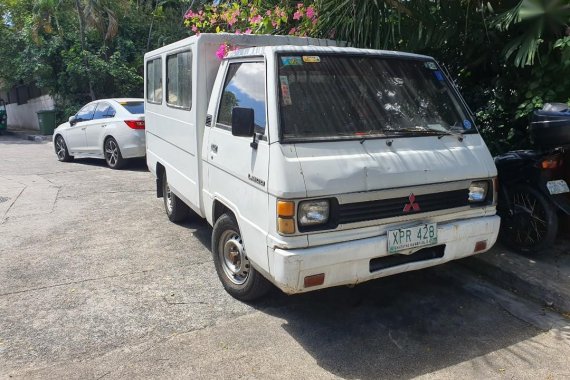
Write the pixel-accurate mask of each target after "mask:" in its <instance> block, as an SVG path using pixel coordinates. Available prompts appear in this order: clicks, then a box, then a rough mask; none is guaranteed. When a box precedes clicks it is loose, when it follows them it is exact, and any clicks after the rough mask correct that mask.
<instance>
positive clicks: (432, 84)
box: [278, 54, 476, 140]
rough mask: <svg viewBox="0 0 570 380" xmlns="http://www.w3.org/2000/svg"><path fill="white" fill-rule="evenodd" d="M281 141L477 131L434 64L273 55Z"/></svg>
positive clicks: (348, 57)
mask: <svg viewBox="0 0 570 380" xmlns="http://www.w3.org/2000/svg"><path fill="white" fill-rule="evenodd" d="M278 63H279V66H278V76H279V78H278V79H279V105H280V107H279V108H280V117H281V133H282V136H283V139H284V140H295V139H302V140H307V139H334V138H360V139H361V138H363V137H366V136H370V137H374V136H378V137H382V136H410V135H414V136H415V135H418V136H424V135H430V134H444V133H466V132H476V130H475V128H473V126H472V121H471V118H470V117H469V116H468V115H467V112H465V109H464V108H463V106H462V105H461V103H460V101H459V100H458V99H457V96H456V95H455V94H454V92H453V90H452V89H451V88H450V85H449V83H448V82H447V80H446V79H445V77H444V75H443V73H442V72H441V71H440V70H439V67H438V66H437V65H436V64H435V62H434V61H431V60H430V61H426V60H417V59H404V58H392V57H388V58H387V57H378V56H366V57H362V56H346V55H342V56H341V55H338V54H336V55H335V54H328V55H294V54H281V55H279V56H278Z"/></svg>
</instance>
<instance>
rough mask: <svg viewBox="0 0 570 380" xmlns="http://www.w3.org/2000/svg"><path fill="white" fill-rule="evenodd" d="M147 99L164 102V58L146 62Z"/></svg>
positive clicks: (153, 101)
mask: <svg viewBox="0 0 570 380" xmlns="http://www.w3.org/2000/svg"><path fill="white" fill-rule="evenodd" d="M146 100H147V101H148V102H149V103H157V104H160V103H162V59H161V58H157V59H153V60H152V61H148V62H147V63H146Z"/></svg>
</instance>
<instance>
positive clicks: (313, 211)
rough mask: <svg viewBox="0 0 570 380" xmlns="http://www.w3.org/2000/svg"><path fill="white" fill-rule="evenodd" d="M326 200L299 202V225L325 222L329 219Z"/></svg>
mask: <svg viewBox="0 0 570 380" xmlns="http://www.w3.org/2000/svg"><path fill="white" fill-rule="evenodd" d="M329 210H330V204H329V201H328V200H314V201H304V202H301V203H299V210H298V213H297V215H298V220H299V225H301V226H315V225H318V224H325V223H327V222H328V220H329Z"/></svg>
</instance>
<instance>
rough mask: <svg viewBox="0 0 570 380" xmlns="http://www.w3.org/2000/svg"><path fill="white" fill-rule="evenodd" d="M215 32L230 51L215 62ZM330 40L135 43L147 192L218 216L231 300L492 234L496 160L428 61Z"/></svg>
mask: <svg viewBox="0 0 570 380" xmlns="http://www.w3.org/2000/svg"><path fill="white" fill-rule="evenodd" d="M222 44H225V45H226V48H227V49H228V50H234V51H232V52H230V53H229V54H228V55H227V56H226V57H225V58H223V59H222V60H220V59H219V58H218V57H217V56H216V51H218V49H219V48H220V45H222ZM334 45H335V43H334V42H333V41H329V40H317V39H309V38H296V37H287V36H251V35H247V36H246V35H241V36H236V35H229V34H201V35H200V36H194V37H190V38H187V39H184V40H182V41H179V42H176V43H174V44H172V45H168V46H165V47H162V48H160V49H157V50H155V51H152V52H149V53H147V54H146V55H145V118H146V144H147V145H146V149H147V155H146V156H147V163H148V167H149V169H150V171H151V172H152V173H153V174H154V175H155V177H156V183H157V195H158V196H159V197H163V198H164V204H165V209H166V214H167V215H168V217H169V218H170V220H172V221H181V220H183V219H185V218H186V217H188V215H189V214H191V215H192V216H193V217H201V218H205V219H206V220H207V222H208V223H209V224H211V225H212V226H213V232H212V245H211V250H212V254H213V259H214V263H215V266H216V270H217V273H218V276H219V278H220V280H221V282H222V284H223V285H224V287H225V289H226V290H227V291H228V292H229V293H230V294H231V295H232V296H234V297H236V298H238V299H242V300H252V299H255V298H258V297H260V296H262V295H264V294H265V293H266V292H267V291H268V289H270V287H271V285H270V284H273V285H275V286H276V287H278V288H279V289H281V290H282V291H284V292H285V293H288V294H293V293H300V292H307V291H312V290H317V289H322V288H326V287H331V286H338V285H354V284H358V283H361V282H364V281H368V280H372V279H376V278H379V277H383V276H389V275H393V274H397V273H401V272H406V271H411V270H417V269H422V268H425V267H429V266H433V265H438V264H442V263H445V262H447V261H450V260H455V259H459V258H462V257H466V256H470V255H473V254H476V253H481V252H484V251H487V250H488V249H489V248H491V246H492V245H493V244H494V243H495V241H496V238H497V233H498V230H499V222H500V219H499V217H498V216H496V215H495V211H496V209H495V202H496V198H497V196H496V184H495V178H496V175H497V172H496V168H495V166H494V163H493V159H492V157H491V155H490V153H489V151H488V149H487V147H486V145H485V143H484V141H483V139H482V138H481V135H480V134H479V133H478V131H477V128H476V127H475V124H474V120H473V118H472V116H471V115H470V113H469V111H468V108H467V106H466V104H465V103H464V101H463V99H462V98H461V96H460V95H459V93H458V92H457V90H456V88H455V87H454V85H453V84H452V82H450V80H449V79H448V78H447V77H446V75H445V74H444V72H443V71H442V69H441V67H440V66H439V65H438V63H437V62H436V61H435V60H434V59H433V58H431V57H427V56H422V55H416V54H408V53H400V52H393V51H378V50H367V49H355V48H348V47H337V46H334ZM165 233H167V231H165Z"/></svg>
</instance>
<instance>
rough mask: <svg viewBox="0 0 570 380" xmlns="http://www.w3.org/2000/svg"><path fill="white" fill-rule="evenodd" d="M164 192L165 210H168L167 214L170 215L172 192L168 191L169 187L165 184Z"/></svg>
mask: <svg viewBox="0 0 570 380" xmlns="http://www.w3.org/2000/svg"><path fill="white" fill-rule="evenodd" d="M164 190H165V194H164V196H165V198H166V208H167V209H168V213H169V214H170V213H172V192H171V191H170V186H168V183H166V188H165V189H164Z"/></svg>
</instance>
